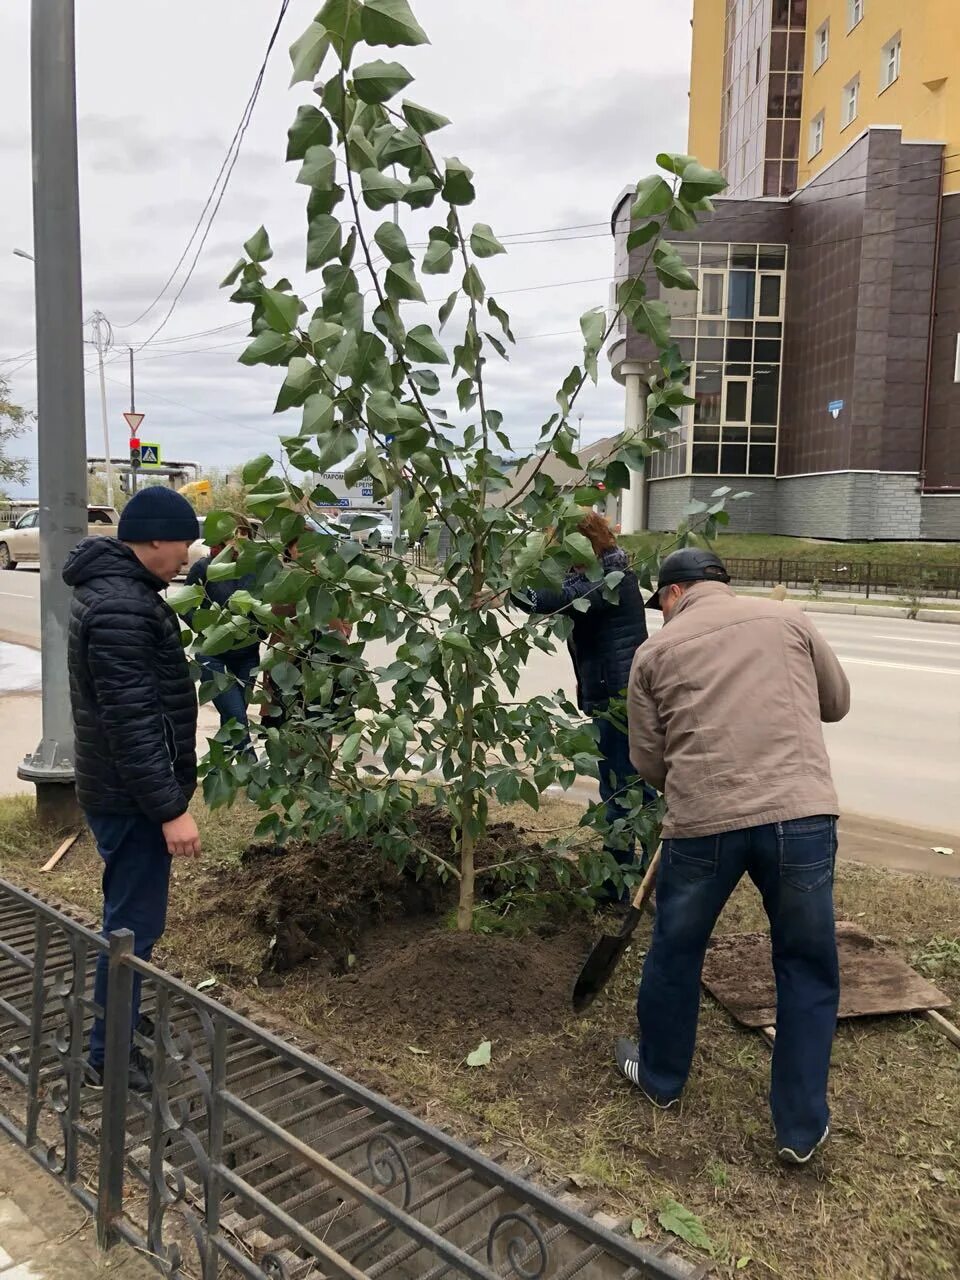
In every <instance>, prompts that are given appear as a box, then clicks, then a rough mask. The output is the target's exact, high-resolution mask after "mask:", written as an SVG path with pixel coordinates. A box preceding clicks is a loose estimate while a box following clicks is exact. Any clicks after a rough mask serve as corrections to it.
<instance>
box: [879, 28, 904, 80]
mask: <svg viewBox="0 0 960 1280" xmlns="http://www.w3.org/2000/svg"><path fill="white" fill-rule="evenodd" d="M899 79H900V32H899V31H898V32H897V34H896V35H895V36H894V37H893V39H892V40H888V41H887V43H886V44H885V45H884V46H883V56H882V58H881V60H880V92H881V93H883V91H884V89H889V88H890V86H891V85H892V84H893V82H894V81H895V80H899Z"/></svg>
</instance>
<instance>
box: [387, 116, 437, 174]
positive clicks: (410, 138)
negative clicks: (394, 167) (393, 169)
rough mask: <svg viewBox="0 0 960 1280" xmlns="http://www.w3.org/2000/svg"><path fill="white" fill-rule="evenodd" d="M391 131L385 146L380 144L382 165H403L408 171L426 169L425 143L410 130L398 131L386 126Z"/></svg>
mask: <svg viewBox="0 0 960 1280" xmlns="http://www.w3.org/2000/svg"><path fill="white" fill-rule="evenodd" d="M386 128H388V129H389V130H390V134H389V136H388V137H387V138H386V141H385V142H383V144H382V145H381V144H379V143H378V148H379V151H378V154H379V156H380V163H381V164H390V163H396V164H402V165H404V166H405V167H406V168H408V169H413V168H416V167H420V168H422V167H424V165H425V163H426V156H425V153H424V150H423V142H422V141H421V139H420V138H419V137H418V136H417V134H415V133H414V131H413V130H412V129H411V128H409V126H408V127H407V128H406V129H396V128H394V127H393V126H392V125H388V126H386Z"/></svg>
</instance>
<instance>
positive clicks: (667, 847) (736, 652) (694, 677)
mask: <svg viewBox="0 0 960 1280" xmlns="http://www.w3.org/2000/svg"><path fill="white" fill-rule="evenodd" d="M729 581H730V579H729V576H728V574H727V572H726V569H725V568H724V566H723V563H722V561H721V560H720V559H719V558H718V557H717V556H715V555H714V554H713V553H712V552H710V551H705V550H702V549H700V548H686V549H684V550H682V551H676V552H674V553H673V554H672V555H670V556H667V558H666V559H665V560H664V562H663V564H662V565H661V568H660V576H659V580H658V586H657V591H656V593H655V595H654V596H653V597H652V598H651V599H650V601H648V606H647V607H648V608H659V609H662V610H663V615H664V626H663V628H662V630H661V631H660V632H659V633H658V634H657V635H655V636H653V637H652V638H651V639H650V640H648V641H647V643H646V644H645V645H643V646H642V647H641V648H640V649H638V650H637V655H636V658H635V659H634V663H633V669H632V671H631V674H630V685H629V689H628V696H627V710H628V718H629V726H630V757H631V760H632V761H633V765H634V767H635V768H636V770H637V772H638V773H639V774H640V776H641V777H643V778H645V779H646V780H647V781H648V782H649V783H650V784H651V785H652V786H654V787H656V788H657V789H658V790H662V791H664V793H665V796H666V803H667V814H666V819H665V821H664V827H663V854H662V858H661V864H660V870H659V874H658V878H657V916H656V923H655V925H654V933H653V941H652V943H651V947H650V951H649V954H648V955H647V959H646V963H645V965H644V969H643V978H642V980H641V983H640V992H639V995H638V998H637V1017H638V1020H639V1026H640V1043H639V1046H636V1045H634V1044H633V1042H632V1041H630V1040H627V1039H622V1040H620V1041H619V1042H618V1044H617V1063H618V1065H619V1067H620V1070H621V1071H622V1072H623V1074H624V1075H625V1076H626V1077H627V1079H628V1080H630V1081H631V1082H632V1083H633V1084H634V1085H636V1086H637V1087H638V1088H639V1089H641V1090H642V1091H643V1092H644V1093H645V1094H646V1096H647V1097H648V1098H649V1099H650V1100H651V1101H652V1102H654V1103H655V1104H656V1105H657V1106H661V1107H664V1106H672V1105H673V1103H674V1102H676V1101H677V1100H678V1098H679V1096H680V1094H681V1092H682V1090H683V1087H684V1085H685V1083H686V1080H687V1076H688V1074H689V1071H690V1064H691V1061H692V1058H693V1051H694V1045H695V1042H696V1032H697V1016H698V1012H699V1005H700V973H701V969H702V967H703V958H704V955H705V953H706V948H707V943H708V942H709V940H710V935H711V933H712V931H713V927H714V925H715V924H716V921H717V917H718V916H719V915H720V912H721V911H722V909H723V907H724V904H725V903H726V901H727V899H728V898H729V897H730V895H731V893H732V892H733V890H734V889H735V888H736V887H737V884H738V883H739V882H740V879H741V878H742V876H743V875H744V873H745V872H746V873H747V874H748V875H749V876H750V878H751V880H752V881H753V882H754V884H755V885H756V886H757V888H758V889H759V891H760V894H761V896H762V898H763V904H764V907H765V908H766V912H767V916H768V918H769V921H770V933H771V940H772V945H773V967H774V972H775V974H776V980H777V1039H776V1045H775V1047H774V1052H773V1066H772V1076H771V1090H770V1106H771V1110H772V1113H773V1122H774V1127H775V1129H776V1136H777V1148H778V1151H779V1154H780V1156H781V1158H782V1159H784V1160H786V1161H789V1162H792V1163H800V1164H805V1163H806V1162H807V1160H809V1159H810V1157H811V1156H812V1155H813V1153H814V1151H816V1149H817V1148H818V1147H819V1146H820V1145H821V1143H823V1142H824V1141H825V1139H826V1138H827V1135H828V1133H829V1111H828V1108H827V1099H826V1091H827V1075H828V1072H829V1067H830V1050H831V1046H832V1043H833V1034H834V1029H835V1025H836V1017H837V1000H838V995H839V989H840V979H839V971H838V966H837V948H836V937H835V932H834V919H833V868H834V859H835V856H836V848H837V836H836V819H837V812H838V805H837V796H836V792H835V790H834V786H833V782H832V780H831V776H830V763H829V760H828V758H827V752H826V747H825V746H824V741H823V732H822V729H821V727H820V726H821V721H828V722H830V721H835V720H841V719H843V717H844V716H845V715H846V714H847V711H848V710H849V707H850V687H849V685H848V683H847V678H846V676H845V675H844V673H843V670H842V668H841V666H840V664H839V662H838V661H837V658H836V656H835V655H834V653H833V651H832V650H831V648H830V646H829V645H828V644H827V643H826V641H825V640H824V639H823V638H822V636H821V635H820V633H819V632H818V631H817V630H816V628H815V627H814V626H813V624H812V623H811V622H810V620H809V619H808V617H807V615H806V614H804V613H803V612H801V611H800V610H799V609H797V608H795V607H793V606H791V605H788V604H782V603H780V602H777V601H770V600H757V599H750V598H742V597H738V596H736V595H735V594H734V592H733V591H732V589H731V588H730V586H729V585H728V583H729Z"/></svg>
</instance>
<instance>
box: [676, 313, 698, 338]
mask: <svg viewBox="0 0 960 1280" xmlns="http://www.w3.org/2000/svg"><path fill="white" fill-rule="evenodd" d="M696 332H697V322H696V319H695V318H694V317H693V316H674V317H673V334H674V336H675V337H678V338H679V337H680V336H681V335H686V336H689V337H693V335H694V334H695V333H696Z"/></svg>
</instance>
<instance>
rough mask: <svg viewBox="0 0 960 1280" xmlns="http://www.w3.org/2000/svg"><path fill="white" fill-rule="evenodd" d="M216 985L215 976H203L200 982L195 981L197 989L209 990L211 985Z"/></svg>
mask: <svg viewBox="0 0 960 1280" xmlns="http://www.w3.org/2000/svg"><path fill="white" fill-rule="evenodd" d="M216 985H217V980H216V978H204V980H203V981H202V982H198V983H197V990H198V991H209V989H210V988H211V987H215V986H216Z"/></svg>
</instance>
